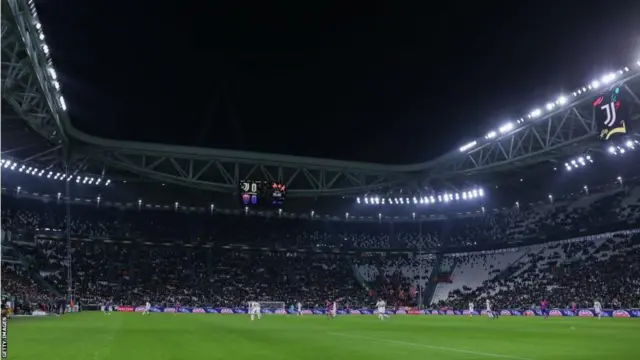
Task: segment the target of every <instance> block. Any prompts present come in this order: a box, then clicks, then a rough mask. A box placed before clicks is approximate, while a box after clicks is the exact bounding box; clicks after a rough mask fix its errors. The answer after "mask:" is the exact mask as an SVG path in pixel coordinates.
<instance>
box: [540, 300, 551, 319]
mask: <svg viewBox="0 0 640 360" xmlns="http://www.w3.org/2000/svg"><path fill="white" fill-rule="evenodd" d="M548 307H549V302H548V301H547V300H546V299H544V300H542V302H540V311H541V312H542V316H544V319H545V320H546V319H547V318H548V317H549V309H548Z"/></svg>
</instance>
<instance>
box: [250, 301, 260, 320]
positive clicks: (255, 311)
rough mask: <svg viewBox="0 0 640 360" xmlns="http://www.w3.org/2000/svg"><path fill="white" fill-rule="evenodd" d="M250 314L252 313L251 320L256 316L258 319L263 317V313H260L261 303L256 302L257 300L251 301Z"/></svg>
mask: <svg viewBox="0 0 640 360" xmlns="http://www.w3.org/2000/svg"><path fill="white" fill-rule="evenodd" d="M249 315H251V321H253V319H254V316H257V317H258V320H260V319H261V318H262V314H260V304H259V303H257V302H255V301H251V302H249Z"/></svg>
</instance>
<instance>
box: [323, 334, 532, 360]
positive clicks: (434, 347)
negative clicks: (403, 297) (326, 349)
mask: <svg viewBox="0 0 640 360" xmlns="http://www.w3.org/2000/svg"><path fill="white" fill-rule="evenodd" d="M327 334H328V335H332V336H342V337H350V338H353V339H360V340H371V341H379V342H386V343H389V344H396V345H406V346H414V347H422V348H427V349H433V350H441V351H449V352H457V353H463V354H471V355H480V356H486V357H493V358H500V359H512V360H532V359H528V358H522V357H517V356H509V355H501V354H493V353H487V352H480V351H472V350H463V349H453V348H448V347H443V346H433V345H426V344H419V343H412V342H406V341H398V340H389V339H379V338H373V337H368V336H360V335H351V334H343V333H335V332H329V333H327Z"/></svg>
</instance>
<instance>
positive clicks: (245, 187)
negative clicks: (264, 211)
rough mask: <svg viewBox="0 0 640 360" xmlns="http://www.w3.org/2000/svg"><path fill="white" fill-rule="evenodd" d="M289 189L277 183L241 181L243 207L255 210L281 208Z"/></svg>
mask: <svg viewBox="0 0 640 360" xmlns="http://www.w3.org/2000/svg"><path fill="white" fill-rule="evenodd" d="M286 192H287V188H286V186H285V185H284V184H281V183H279V182H276V181H262V180H258V181H256V180H242V181H240V201H241V202H242V205H243V206H248V207H255V208H270V207H280V206H282V205H283V204H284V199H285V197H286Z"/></svg>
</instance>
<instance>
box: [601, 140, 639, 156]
mask: <svg viewBox="0 0 640 360" xmlns="http://www.w3.org/2000/svg"><path fill="white" fill-rule="evenodd" d="M638 148H640V141H638V140H627V141H626V142H625V143H624V144H622V145H611V146H609V148H608V149H607V152H609V154H611V155H624V154H625V153H627V152H628V151H633V150H636V149H638Z"/></svg>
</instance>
